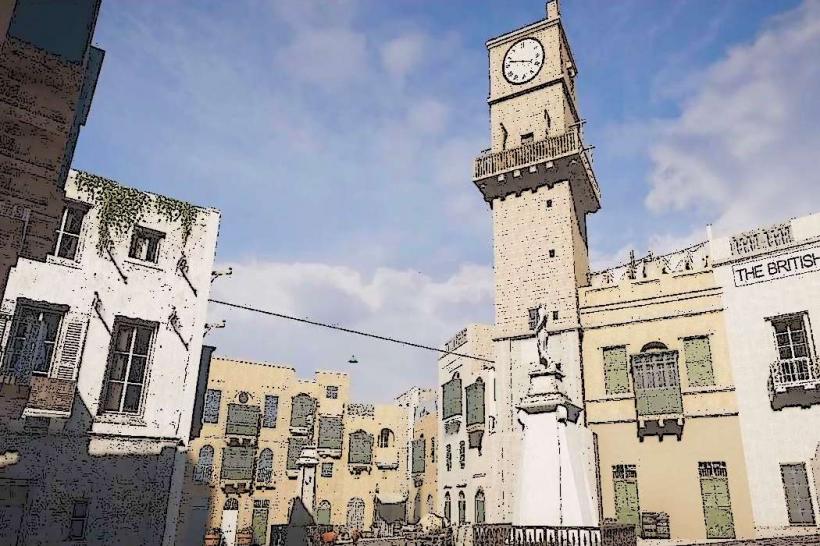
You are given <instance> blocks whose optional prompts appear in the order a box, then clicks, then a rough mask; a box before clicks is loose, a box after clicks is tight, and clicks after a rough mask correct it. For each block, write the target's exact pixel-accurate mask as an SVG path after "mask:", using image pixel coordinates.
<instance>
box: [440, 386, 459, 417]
mask: <svg viewBox="0 0 820 546" xmlns="http://www.w3.org/2000/svg"><path fill="white" fill-rule="evenodd" d="M441 389H442V395H441V397H442V400H443V404H442V405H443V409H444V411H443V412H442V419H449V418H450V417H455V416H456V415H461V379H459V378H457V377H456V378H454V379H451V380H450V381H448V382H447V383H445V384H444V385H442V387H441Z"/></svg>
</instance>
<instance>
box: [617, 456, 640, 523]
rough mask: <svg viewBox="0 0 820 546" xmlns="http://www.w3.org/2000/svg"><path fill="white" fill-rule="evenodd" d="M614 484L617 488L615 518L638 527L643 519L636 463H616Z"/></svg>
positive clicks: (619, 521)
mask: <svg viewBox="0 0 820 546" xmlns="http://www.w3.org/2000/svg"><path fill="white" fill-rule="evenodd" d="M612 485H613V487H614V489H615V519H616V520H617V522H618V523H620V524H622V525H633V526H635V527H637V526H638V524H639V523H640V520H641V516H640V513H641V509H640V500H639V499H638V469H637V467H636V466H635V465H634V464H616V465H614V466H613V467H612Z"/></svg>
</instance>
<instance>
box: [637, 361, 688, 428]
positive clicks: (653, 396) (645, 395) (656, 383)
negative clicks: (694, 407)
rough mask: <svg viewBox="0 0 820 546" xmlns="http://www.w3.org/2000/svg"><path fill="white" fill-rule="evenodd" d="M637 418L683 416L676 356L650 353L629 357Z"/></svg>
mask: <svg viewBox="0 0 820 546" xmlns="http://www.w3.org/2000/svg"><path fill="white" fill-rule="evenodd" d="M632 374H633V376H634V381H635V401H636V409H637V412H638V415H665V414H681V413H683V397H682V396H681V390H680V375H679V373H678V352H677V351H664V350H653V351H649V352H644V353H640V354H637V355H633V356H632Z"/></svg>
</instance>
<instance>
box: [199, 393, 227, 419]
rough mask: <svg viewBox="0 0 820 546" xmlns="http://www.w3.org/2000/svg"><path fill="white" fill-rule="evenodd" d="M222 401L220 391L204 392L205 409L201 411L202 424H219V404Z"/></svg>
mask: <svg viewBox="0 0 820 546" xmlns="http://www.w3.org/2000/svg"><path fill="white" fill-rule="evenodd" d="M221 400H222V391H220V390H217V389H208V390H207V391H205V407H204V409H203V411H202V422H203V423H218V422H219V404H220V402H221Z"/></svg>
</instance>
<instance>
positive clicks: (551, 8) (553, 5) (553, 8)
mask: <svg viewBox="0 0 820 546" xmlns="http://www.w3.org/2000/svg"><path fill="white" fill-rule="evenodd" d="M559 17H561V10H560V8H559V6H558V0H548V2H547V21H552V20H553V19H558V18H559Z"/></svg>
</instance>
